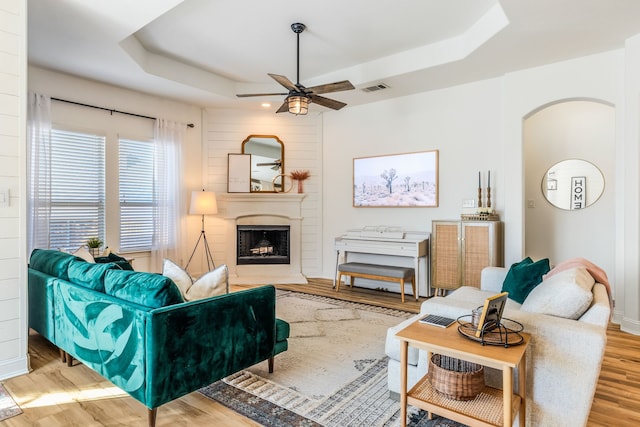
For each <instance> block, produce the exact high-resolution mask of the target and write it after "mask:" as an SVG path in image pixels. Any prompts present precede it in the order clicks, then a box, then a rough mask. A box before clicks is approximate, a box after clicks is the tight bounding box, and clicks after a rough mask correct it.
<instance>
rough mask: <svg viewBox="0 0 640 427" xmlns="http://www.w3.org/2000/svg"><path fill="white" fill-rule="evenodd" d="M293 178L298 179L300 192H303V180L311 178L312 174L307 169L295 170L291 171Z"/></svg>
mask: <svg viewBox="0 0 640 427" xmlns="http://www.w3.org/2000/svg"><path fill="white" fill-rule="evenodd" d="M290 175H291V178H292V179H295V180H296V181H298V193H302V192H303V191H304V187H303V185H302V182H303V181H304V180H305V179H307V178H309V177H310V176H311V175H310V174H309V171H307V170H293V171H291V174H290Z"/></svg>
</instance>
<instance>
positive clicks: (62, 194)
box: [49, 129, 105, 250]
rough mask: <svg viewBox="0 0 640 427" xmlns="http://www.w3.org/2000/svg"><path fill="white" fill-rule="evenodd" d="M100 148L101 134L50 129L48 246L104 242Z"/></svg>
mask: <svg viewBox="0 0 640 427" xmlns="http://www.w3.org/2000/svg"><path fill="white" fill-rule="evenodd" d="M104 150H105V137H104V136H102V135H92V134H85V133H78V132H69V131H64V130H59V129H52V130H51V219H50V224H49V233H50V247H51V248H59V249H65V250H75V249H77V248H78V247H80V246H82V245H85V244H86V241H87V240H88V239H90V238H92V237H98V238H100V239H101V240H103V241H104V235H105V232H104V215H105V188H104V187H105V185H104V181H105V178H104V176H105V167H104V158H105V155H104Z"/></svg>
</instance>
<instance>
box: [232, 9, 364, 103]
mask: <svg viewBox="0 0 640 427" xmlns="http://www.w3.org/2000/svg"><path fill="white" fill-rule="evenodd" d="M305 28H306V26H305V25H304V24H301V23H299V22H296V23H294V24H291V29H292V30H293V32H294V33H296V35H297V39H298V40H297V42H298V43H297V76H296V83H295V84H293V82H291V80H289V79H288V78H286V77H285V76H281V75H279V74H270V73H268V74H269V77H271V78H272V79H274V80H275V81H277V82H278V83H280V84H281V85H282V86H283V87H285V88H286V89H288V90H289V92H287V93H250V94H238V95H236V96H237V97H239V98H244V97H249V96H272V95H287V97H286V98H285V100H284V103H283V104H282V105H281V106H280V108H279V109H278V111H276V113H284V112H285V111H288V112H290V113H292V114H296V115H302V114H307V110H308V108H309V103H311V102H314V103H316V104H318V105H322V106H323V107H328V108H331V109H334V110H339V109H341V108H342V107H344V106H345V105H347V104H345V103H344V102H340V101H336V100H335V99H330V98H326V97H324V96H320V94H324V93H330V92H340V91H343V90H351V89H355V87H354V86H353V85H352V84H351V82H349V81H348V80H343V81H340V82H334V83H327V84H323V85H318V86H312V87H304V86H303V85H302V84H300V33H302V32H303V31H304V29H305Z"/></svg>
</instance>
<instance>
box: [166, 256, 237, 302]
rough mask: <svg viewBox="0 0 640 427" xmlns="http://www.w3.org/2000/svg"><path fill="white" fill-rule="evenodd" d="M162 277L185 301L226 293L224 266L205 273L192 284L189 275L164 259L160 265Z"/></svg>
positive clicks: (227, 271) (226, 276)
mask: <svg viewBox="0 0 640 427" xmlns="http://www.w3.org/2000/svg"><path fill="white" fill-rule="evenodd" d="M162 275H163V276H165V277H168V278H170V279H171V280H173V282H174V283H175V284H176V285H177V286H178V289H180V293H181V294H182V298H184V300H185V301H195V300H198V299H204V298H209V297H212V296H216V295H222V294H225V293H227V292H228V283H229V270H228V269H227V266H226V265H221V266H219V267H217V268H216V269H214V270H212V271H210V272H208V273H205V274H204V275H203V276H202V277H200V278H199V279H198V280H196V281H195V282H194V280H193V278H192V277H191V275H190V274H189V273H188V272H186V271H185V270H184V269H183V268H182V267H180V266H179V265H177V264H176V263H174V262H173V261H171V260H169V259H165V260H164V262H163V264H162Z"/></svg>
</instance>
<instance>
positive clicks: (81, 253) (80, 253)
mask: <svg viewBox="0 0 640 427" xmlns="http://www.w3.org/2000/svg"><path fill="white" fill-rule="evenodd" d="M71 255H75V256H77V257H80V258H82V259H83V260H85V261H87V262H91V263H95V262H96V260H95V259H94V258H93V255H91V252H89V251H88V250H87V248H85V247H84V246H80V247H79V248H78V249H76V251H75V252H74V253H72V254H71Z"/></svg>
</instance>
